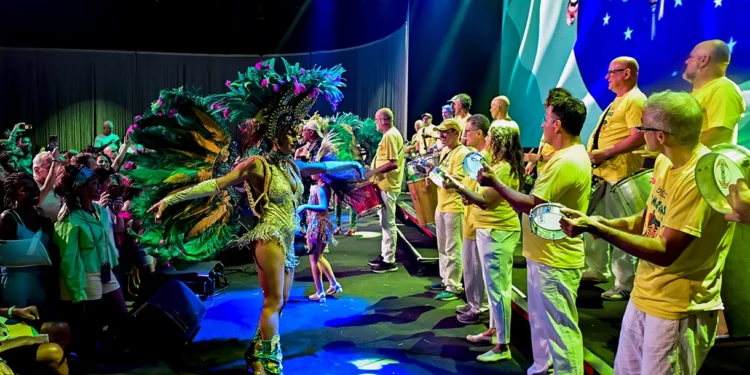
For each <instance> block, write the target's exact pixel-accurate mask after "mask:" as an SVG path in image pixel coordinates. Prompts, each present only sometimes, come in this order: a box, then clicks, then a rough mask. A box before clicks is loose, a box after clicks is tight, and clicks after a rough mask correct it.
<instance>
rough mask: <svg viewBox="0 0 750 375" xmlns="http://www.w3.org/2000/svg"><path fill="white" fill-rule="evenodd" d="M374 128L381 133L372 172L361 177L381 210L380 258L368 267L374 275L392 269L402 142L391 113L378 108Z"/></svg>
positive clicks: (394, 260)
mask: <svg viewBox="0 0 750 375" xmlns="http://www.w3.org/2000/svg"><path fill="white" fill-rule="evenodd" d="M375 126H376V127H377V129H378V131H379V132H381V133H383V139H382V140H380V144H378V150H377V152H376V153H375V158H373V160H372V165H370V167H371V168H372V169H371V170H370V171H368V172H367V174H366V175H365V177H366V178H367V179H368V180H371V181H372V182H374V183H375V184H377V186H378V188H379V189H380V198H381V200H382V202H383V207H382V208H381V209H380V212H379V213H378V216H379V217H380V226H381V228H382V231H383V239H382V241H381V249H380V255H378V256H377V257H375V258H374V259H372V260H370V261H369V262H368V264H369V265H370V267H372V272H374V273H386V272H394V271H397V270H398V266H396V239H397V237H396V236H397V234H396V201H397V200H398V195H399V194H400V193H401V183H402V182H403V178H404V138H403V137H402V136H401V133H400V132H399V131H398V129H396V127H395V126H393V112H392V111H391V110H390V109H388V108H382V109H380V110H378V111H377V112H376V113H375Z"/></svg>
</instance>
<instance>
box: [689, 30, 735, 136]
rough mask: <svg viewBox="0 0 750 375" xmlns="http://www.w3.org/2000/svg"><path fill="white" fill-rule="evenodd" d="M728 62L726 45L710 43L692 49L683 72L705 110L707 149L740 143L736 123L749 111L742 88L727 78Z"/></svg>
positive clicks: (704, 130) (702, 130)
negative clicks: (719, 145)
mask: <svg viewBox="0 0 750 375" xmlns="http://www.w3.org/2000/svg"><path fill="white" fill-rule="evenodd" d="M729 60H730V52H729V46H727V44H726V43H724V42H723V41H721V40H707V41H705V42H701V43H698V45H697V46H695V48H693V51H692V52H690V57H688V59H687V60H686V61H685V72H684V73H682V78H684V79H685V80H686V81H688V82H690V83H691V84H692V85H693V92H692V95H693V97H694V98H696V99H698V102H699V103H700V104H701V107H703V111H704V114H705V115H704V117H703V127H702V128H701V139H700V140H701V143H703V144H704V145H706V146H708V147H711V146H714V145H718V144H722V143H733V144H736V143H737V128H738V127H737V123H738V122H739V121H740V117H741V116H742V114H743V113H744V112H745V108H746V107H745V100H744V99H743V98H742V93H741V92H740V88H739V87H738V86H737V84H735V83H734V82H732V81H731V80H730V79H729V78H727V67H728V66H729Z"/></svg>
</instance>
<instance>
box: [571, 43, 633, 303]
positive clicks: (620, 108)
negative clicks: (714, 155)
mask: <svg viewBox="0 0 750 375" xmlns="http://www.w3.org/2000/svg"><path fill="white" fill-rule="evenodd" d="M605 78H606V80H607V82H608V83H609V90H611V91H612V92H614V93H615V94H616V95H617V97H615V100H614V101H613V102H612V103H611V104H610V105H609V106H607V108H606V109H605V110H604V113H602V115H601V117H599V122H598V123H597V126H596V129H594V133H593V135H592V136H591V137H590V138H589V142H588V147H587V150H588V152H589V158H590V159H591V165H592V166H593V167H594V169H593V175H594V176H597V177H598V178H600V179H602V180H604V184H603V185H602V186H601V187H600V189H605V191H604V195H603V196H602V199H601V200H600V201H599V203H598V204H596V203H595V202H592V204H596V207H592V209H593V210H594V211H593V212H594V214H595V215H599V216H604V217H606V218H611V217H612V215H611V213H610V207H611V204H612V203H614V202H613V201H612V196H611V194H609V191H610V189H611V188H612V186H614V185H615V184H616V183H618V182H619V181H621V180H623V179H625V178H627V177H629V176H630V175H632V174H633V173H636V172H638V170H639V169H640V168H641V165H643V158H642V157H640V156H639V155H636V154H633V153H632V151H633V150H636V149H638V148H641V147H642V146H643V144H644V143H645V142H646V141H645V140H644V139H643V135H641V134H639V133H638V130H636V127H638V126H639V125H640V124H641V114H642V113H643V102H644V101H646V95H644V94H643V92H641V90H640V89H638V62H637V61H636V60H635V59H634V58H632V57H618V58H616V59H614V60H612V62H611V63H610V64H609V69H608V71H607V75H606V76H605ZM608 206H610V207H608ZM584 242H585V246H586V265H587V266H588V269H587V270H586V271H585V272H584V273H583V278H582V281H583V282H595V283H596V282H607V281H608V280H609V276H610V272H609V268H610V253H611V254H612V255H611V263H612V273H613V274H614V276H615V284H614V286H613V287H612V288H611V289H610V290H608V291H606V292H604V293H602V295H601V296H602V298H604V299H608V300H613V301H624V300H627V299H628V298H629V296H630V291H631V290H633V279H634V277H635V259H634V258H633V257H632V256H631V255H629V254H627V253H625V252H623V251H621V250H620V249H617V248H614V247H612V246H611V245H610V244H609V243H607V242H606V241H602V240H597V239H594V238H592V237H591V236H584Z"/></svg>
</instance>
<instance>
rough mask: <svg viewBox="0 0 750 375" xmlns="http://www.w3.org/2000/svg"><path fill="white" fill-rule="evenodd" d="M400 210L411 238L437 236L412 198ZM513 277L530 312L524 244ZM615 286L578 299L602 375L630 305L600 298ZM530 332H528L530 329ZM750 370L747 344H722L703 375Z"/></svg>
mask: <svg viewBox="0 0 750 375" xmlns="http://www.w3.org/2000/svg"><path fill="white" fill-rule="evenodd" d="M399 206H400V209H401V210H402V212H404V214H405V219H406V220H404V221H405V223H404V226H406V227H410V228H411V231H410V232H409V233H410V235H409V236H407V237H409V238H417V239H418V240H419V241H425V239H426V238H432V237H434V236H435V231H434V229H435V228H434V226H433V225H426V226H420V225H418V224H417V223H416V215H415V214H413V212H409V211H413V205H412V202H411V197H410V196H409V194H402V195H401V197H400V199H399ZM412 219H413V222H412ZM415 230H419V231H421V232H423V234H422V238H421V239H420V238H419V236H417V235H415V234H413V232H414V231H415ZM402 231H405V230H402ZM425 231H429V233H424V232H425ZM421 243H422V242H420V244H421ZM423 247H425V245H423V244H421V245H420V247H419V248H417V250H418V251H423V250H422V248H423ZM436 251H437V250H436V249H429V250H426V251H425V252H426V253H427V254H432V252H436ZM435 272H436V271H435ZM512 277H513V289H514V304H515V307H516V308H517V309H520V310H522V311H526V295H527V287H526V285H527V284H526V265H525V259H524V257H523V254H522V243H519V245H518V247H517V248H516V251H515V253H514V266H513V276H512ZM613 286H614V282H613V281H610V282H608V283H601V284H587V283H583V284H581V286H580V288H579V289H578V298H577V299H576V306H577V307H578V326H579V327H580V329H581V332H582V334H583V342H584V348H585V349H586V353H585V356H586V357H585V360H586V362H587V364H588V365H590V366H593V368H594V369H596V370H598V372H599V373H602V374H611V373H612V367H613V366H614V359H615V353H616V351H617V344H618V340H619V333H620V327H621V324H622V317H623V315H624V313H625V308H626V307H627V301H607V300H604V299H602V298H601V297H600V295H601V294H602V293H603V292H604V291H606V290H609V289H610V288H612V287H613ZM516 318H520V316H516V315H514V317H513V319H516ZM516 323H517V322H516ZM527 326H528V323H527ZM526 330H528V327H527V328H526ZM514 332H516V333H514V334H513V335H511V336H512V337H513V339H514V340H516V339H519V338H518V337H516V335H517V332H518V331H514ZM747 369H750V347H748V346H747V345H746V344H739V345H736V346H733V345H732V343H723V342H719V343H717V345H716V346H714V348H713V349H711V351H710V352H709V356H708V358H707V359H706V362H705V364H704V366H703V367H702V368H701V371H700V373H701V374H716V373H722V374H746V373H747Z"/></svg>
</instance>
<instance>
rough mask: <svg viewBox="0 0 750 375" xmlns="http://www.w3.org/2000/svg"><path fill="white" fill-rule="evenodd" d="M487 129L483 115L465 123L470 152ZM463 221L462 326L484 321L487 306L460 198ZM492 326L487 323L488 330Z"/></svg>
mask: <svg viewBox="0 0 750 375" xmlns="http://www.w3.org/2000/svg"><path fill="white" fill-rule="evenodd" d="M489 129H490V120H489V119H488V118H487V116H485V115H472V116H471V117H470V118H469V121H467V122H466V128H464V139H463V140H462V141H463V142H462V143H464V144H465V145H466V146H467V147H469V149H470V150H471V151H476V152H482V151H484V149H485V146H486V145H487V142H486V141H487V134H488V132H489ZM462 183H463V184H464V185H466V186H467V188H468V189H471V190H473V189H474V188H475V187H476V186H477V181H476V180H474V179H472V178H471V177H469V176H466V177H464V179H463V182H462ZM463 203H464V220H463V245H462V247H461V264H462V265H463V276H464V291H465V292H466V304H465V305H460V306H458V307H456V313H457V314H458V316H457V317H456V319H457V320H458V321H459V322H461V323H464V324H475V323H479V322H480V321H484V320H487V315H488V314H489V307H488V302H487V293H486V291H485V288H484V279H483V277H482V266H481V263H480V261H479V248H478V247H477V230H476V227H475V226H474V220H473V218H472V215H471V212H472V210H474V209H475V208H476V207H475V206H474V205H470V204H467V202H466V200H465V199H464V201H463ZM492 327H494V324H493V322H492V320H490V330H492ZM467 339H468V340H469V341H472V342H484V341H485V340H491V339H492V335H491V332H490V335H489V336H483V335H472V336H468V337H467Z"/></svg>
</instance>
